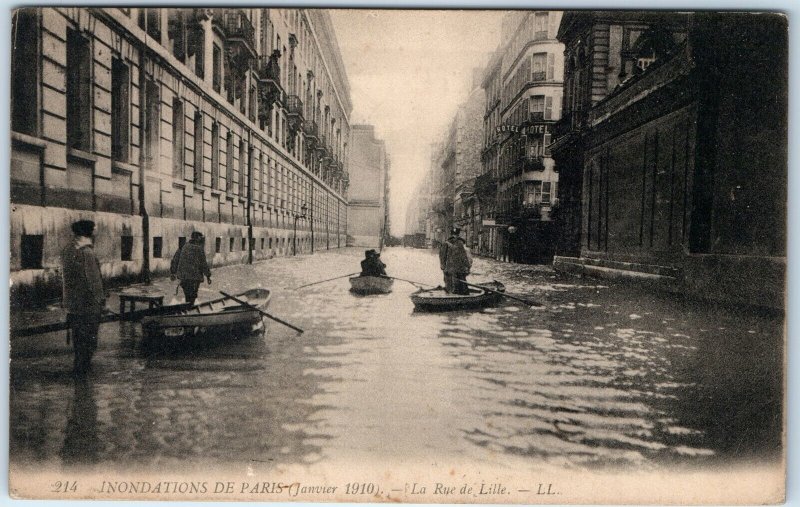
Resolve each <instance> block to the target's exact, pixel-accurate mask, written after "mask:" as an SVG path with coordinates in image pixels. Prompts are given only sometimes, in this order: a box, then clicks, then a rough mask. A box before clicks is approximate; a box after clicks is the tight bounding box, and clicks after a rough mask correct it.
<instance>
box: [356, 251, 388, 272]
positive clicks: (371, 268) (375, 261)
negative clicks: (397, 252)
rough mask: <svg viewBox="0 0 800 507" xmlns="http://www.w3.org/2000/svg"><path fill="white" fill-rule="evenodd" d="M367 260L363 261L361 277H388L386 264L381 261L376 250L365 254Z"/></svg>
mask: <svg viewBox="0 0 800 507" xmlns="http://www.w3.org/2000/svg"><path fill="white" fill-rule="evenodd" d="M364 255H365V258H364V260H363V261H361V276H386V264H384V263H383V262H382V261H381V255H380V254H379V253H378V252H376V251H375V250H367V251H366V252H364Z"/></svg>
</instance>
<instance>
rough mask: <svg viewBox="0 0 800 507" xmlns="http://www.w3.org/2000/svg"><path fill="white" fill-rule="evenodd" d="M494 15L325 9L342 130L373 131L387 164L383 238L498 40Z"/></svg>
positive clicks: (397, 223) (396, 230)
mask: <svg viewBox="0 0 800 507" xmlns="http://www.w3.org/2000/svg"><path fill="white" fill-rule="evenodd" d="M502 16H503V12H502V11H465V10H462V11H452V10H451V11H419V10H417V11H410V10H332V11H331V17H332V18H333V24H334V28H335V30H336V37H337V39H338V42H339V47H340V49H341V51H342V59H343V60H344V64H345V68H346V70H347V77H348V80H349V81H350V88H351V90H350V93H351V96H352V99H353V112H352V114H351V115H350V124H351V125H354V124H359V123H368V124H372V125H375V130H376V136H378V137H379V138H381V139H383V140H384V141H386V149H387V152H388V154H389V157H390V158H391V173H390V178H391V184H390V192H391V197H390V204H389V207H390V211H391V222H392V224H391V232H392V234H393V235H400V234H402V233H403V232H404V230H405V213H406V207H407V204H408V200H409V198H410V196H411V194H412V192H413V191H414V190H415V187H416V185H417V182H418V181H420V180H421V178H422V175H423V174H424V172H425V171H426V170H427V169H428V166H429V161H430V144H431V142H434V141H436V140H438V139H440V138H441V137H442V135H443V134H444V131H445V130H446V129H447V127H448V125H449V124H450V122H451V121H452V119H453V116H454V114H455V112H456V110H457V108H458V105H459V104H460V103H461V102H463V101H464V99H465V98H466V96H467V94H468V93H469V90H470V87H471V85H472V69H473V68H474V67H478V66H481V67H482V66H484V65H485V64H486V62H487V61H488V55H489V53H491V52H492V51H494V49H495V48H496V47H497V43H498V40H499V38H500V24H501V19H502Z"/></svg>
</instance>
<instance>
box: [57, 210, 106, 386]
mask: <svg viewBox="0 0 800 507" xmlns="http://www.w3.org/2000/svg"><path fill="white" fill-rule="evenodd" d="M72 232H73V233H74V237H73V239H72V241H71V242H70V244H69V245H67V246H66V248H64V250H62V252H61V269H62V283H63V304H64V306H65V307H66V308H67V322H69V324H70V335H71V336H72V346H73V349H74V351H75V358H74V363H73V367H74V370H73V371H74V373H75V374H76V375H79V376H84V375H86V373H88V371H89V370H90V369H91V363H92V356H93V355H94V352H95V350H97V332H98V330H99V327H100V316H101V315H102V314H103V311H104V310H105V306H106V296H105V291H104V290H103V278H102V276H101V274H100V263H99V262H98V260H97V257H96V256H95V254H94V249H93V248H92V236H93V234H94V222H92V221H91V220H79V221H77V222H75V223H73V224H72Z"/></svg>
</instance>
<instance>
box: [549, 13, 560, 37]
mask: <svg viewBox="0 0 800 507" xmlns="http://www.w3.org/2000/svg"><path fill="white" fill-rule="evenodd" d="M547 21H548V23H549V25H550V26H549V28H548V30H547V31H548V33H549V36H548V37H549V38H550V39H555V38H556V34H557V33H558V25H556V13H555V12H548V13H547Z"/></svg>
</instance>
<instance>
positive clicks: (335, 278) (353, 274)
mask: <svg viewBox="0 0 800 507" xmlns="http://www.w3.org/2000/svg"><path fill="white" fill-rule="evenodd" d="M359 273H361V271H357V272H355V273H348V274H346V275H342V276H337V277H334V278H328V279H327V280H320V281H318V282H312V283H307V284H305V285H301V286H300V287H295V288H294V289H292V290H297V289H302V288H303V287H311V286H312V285H317V284H318V283H325V282H332V281H333V280H338V279H339V278H344V277H346V276H355V275H357V274H359Z"/></svg>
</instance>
